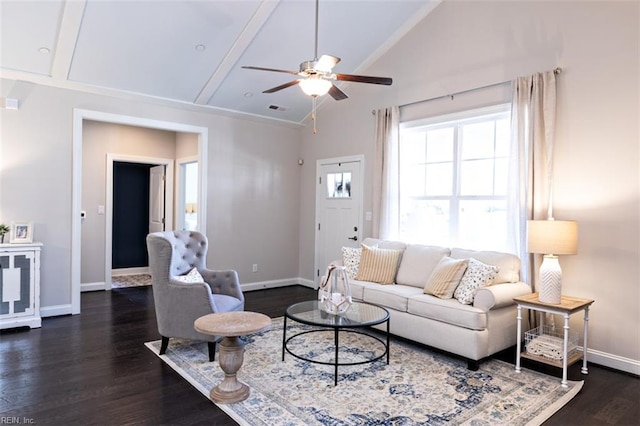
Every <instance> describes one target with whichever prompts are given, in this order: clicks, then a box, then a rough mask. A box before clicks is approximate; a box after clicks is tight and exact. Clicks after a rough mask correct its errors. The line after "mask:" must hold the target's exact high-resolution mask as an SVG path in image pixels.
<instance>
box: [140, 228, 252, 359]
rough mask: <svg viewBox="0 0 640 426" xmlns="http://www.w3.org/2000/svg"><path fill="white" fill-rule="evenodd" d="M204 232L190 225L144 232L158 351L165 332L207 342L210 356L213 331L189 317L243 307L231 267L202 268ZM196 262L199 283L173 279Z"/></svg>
mask: <svg viewBox="0 0 640 426" xmlns="http://www.w3.org/2000/svg"><path fill="white" fill-rule="evenodd" d="M207 245H208V242H207V237H206V236H205V235H204V234H201V233H200V232H195V231H167V232H154V233H152V234H149V235H147V250H148V251H149V269H150V271H151V283H152V286H153V299H154V302H155V307H156V319H157V322H158V332H159V333H160V335H161V336H162V345H161V347H160V354H164V353H165V352H166V350H167V346H168V345H169V338H171V337H177V338H181V339H191V340H201V341H206V342H208V345H209V360H210V361H213V360H214V358H215V351H216V342H217V341H218V340H220V339H221V337H218V336H209V335H205V334H201V333H198V332H197V331H196V330H195V329H194V328H193V323H194V321H195V320H196V319H197V318H199V317H201V316H203V315H207V314H210V313H214V312H229V311H242V310H244V295H243V294H242V290H241V288H240V282H239V281H238V274H237V273H236V271H234V270H224V271H214V270H210V269H207V267H206V257H207ZM193 268H197V270H198V272H199V273H200V275H202V278H204V281H205V282H204V283H188V284H187V283H183V282H180V281H177V280H175V279H173V278H172V277H175V276H177V275H183V274H185V273H188V272H189V271H190V270H191V269H193Z"/></svg>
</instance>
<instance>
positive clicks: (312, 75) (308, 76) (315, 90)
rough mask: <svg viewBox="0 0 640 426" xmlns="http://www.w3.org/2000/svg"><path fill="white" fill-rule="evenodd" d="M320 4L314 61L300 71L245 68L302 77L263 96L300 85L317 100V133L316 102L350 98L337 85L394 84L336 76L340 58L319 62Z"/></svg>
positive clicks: (325, 57)
mask: <svg viewBox="0 0 640 426" xmlns="http://www.w3.org/2000/svg"><path fill="white" fill-rule="evenodd" d="M318 4H319V0H316V16H315V18H316V28H315V30H316V31H315V51H314V53H315V54H314V59H313V60H311V61H305V62H302V63H301V64H300V71H298V72H296V71H289V70H282V69H277V68H264V67H254V66H243V67H242V68H245V69H251V70H258V71H271V72H280V73H286V74H293V75H298V76H300V77H302V78H299V79H297V80H292V81H289V82H288V83H284V84H281V85H280V86H276V87H272V88H271V89H267V90H265V91H263V92H262V93H274V92H278V91H280V90H283V89H286V88H287V87H291V86H295V85H299V86H300V89H302V91H303V92H304V93H305V94H306V95H308V96H311V97H312V98H313V109H312V112H311V119H312V121H313V133H314V134H315V133H317V130H316V98H317V97H318V96H324V95H326V94H327V93H328V94H329V96H331V97H332V98H333V99H335V100H336V101H341V100H343V99H347V98H348V96H347V94H346V93H344V92H343V91H342V90H340V88H338V86H336V85H335V84H334V83H333V82H334V81H349V82H352V83H369V84H380V85H384V86H390V85H391V83H392V82H393V80H392V79H391V78H389V77H373V76H366V75H354V74H334V73H332V71H331V70H332V69H333V67H334V66H335V65H336V64H337V63H338V62H340V58H338V57H336V56H331V55H322V56H321V57H320V58H318Z"/></svg>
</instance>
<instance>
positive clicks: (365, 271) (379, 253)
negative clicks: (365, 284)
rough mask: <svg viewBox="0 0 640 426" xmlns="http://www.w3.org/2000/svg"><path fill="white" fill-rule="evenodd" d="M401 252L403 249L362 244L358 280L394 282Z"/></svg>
mask: <svg viewBox="0 0 640 426" xmlns="http://www.w3.org/2000/svg"><path fill="white" fill-rule="evenodd" d="M401 254H402V251H401V250H391V249H381V248H377V247H368V246H365V245H364V244H362V254H361V255H360V265H359V266H358V275H356V280H358V281H371V282H374V283H379V284H393V282H394V281H395V279H396V272H397V271H398V263H399V261H400V255H401Z"/></svg>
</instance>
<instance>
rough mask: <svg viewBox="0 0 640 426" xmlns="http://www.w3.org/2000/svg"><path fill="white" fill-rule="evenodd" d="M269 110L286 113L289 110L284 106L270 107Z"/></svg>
mask: <svg viewBox="0 0 640 426" xmlns="http://www.w3.org/2000/svg"><path fill="white" fill-rule="evenodd" d="M269 109H272V110H274V111H286V110H288V109H289V108H287V107H283V106H282V105H269Z"/></svg>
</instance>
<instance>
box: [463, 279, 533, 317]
mask: <svg viewBox="0 0 640 426" xmlns="http://www.w3.org/2000/svg"><path fill="white" fill-rule="evenodd" d="M530 293H531V287H529V285H528V284H525V283H523V282H517V283H504V284H495V285H490V286H488V287H481V288H479V289H478V292H477V293H476V297H475V298H474V299H473V306H474V307H475V308H480V309H482V310H485V311H488V310H490V309H493V308H502V307H504V306H509V305H515V303H516V302H514V301H513V298H514V297H518V296H524V295H525V294H530Z"/></svg>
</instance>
